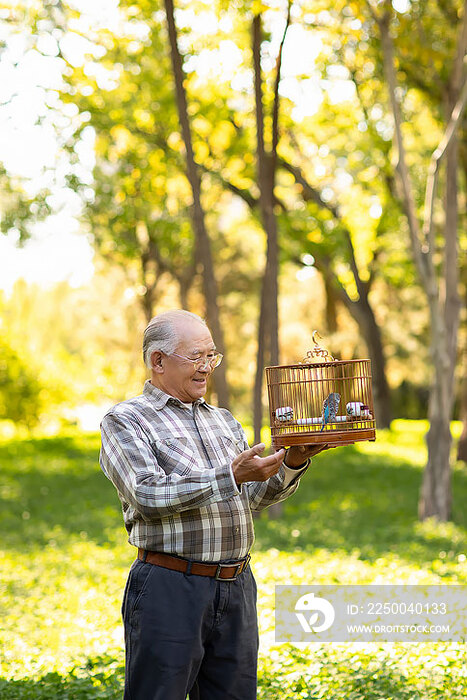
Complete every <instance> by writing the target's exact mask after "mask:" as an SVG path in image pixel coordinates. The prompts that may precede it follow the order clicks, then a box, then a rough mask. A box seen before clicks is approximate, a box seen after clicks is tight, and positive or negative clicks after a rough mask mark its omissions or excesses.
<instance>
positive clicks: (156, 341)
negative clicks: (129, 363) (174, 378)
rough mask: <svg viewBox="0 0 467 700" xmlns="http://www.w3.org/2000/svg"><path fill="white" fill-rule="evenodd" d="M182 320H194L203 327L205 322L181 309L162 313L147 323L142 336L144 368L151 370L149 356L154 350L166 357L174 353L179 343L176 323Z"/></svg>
mask: <svg viewBox="0 0 467 700" xmlns="http://www.w3.org/2000/svg"><path fill="white" fill-rule="evenodd" d="M183 319H194V320H195V321H199V322H200V323H202V324H203V325H204V326H205V325H206V322H205V321H204V319H202V318H201V317H200V316H198V315H197V314H193V313H191V311H184V310H183V309H176V310H175V311H164V313H162V314H158V315H157V316H154V318H152V319H151V320H150V321H149V323H148V325H147V326H146V329H145V331H144V336H143V360H144V364H145V365H146V367H149V369H151V355H152V353H153V352H155V351H156V350H158V351H159V352H163V353H164V354H166V355H171V354H172V353H173V352H175V348H176V347H177V345H178V343H179V342H180V334H179V330H178V327H177V321H180V320H183Z"/></svg>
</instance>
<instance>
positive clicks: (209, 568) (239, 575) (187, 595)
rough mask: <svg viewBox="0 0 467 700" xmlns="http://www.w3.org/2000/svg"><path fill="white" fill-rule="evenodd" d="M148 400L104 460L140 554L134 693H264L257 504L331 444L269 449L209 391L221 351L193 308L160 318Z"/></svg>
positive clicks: (151, 329) (149, 358) (128, 594)
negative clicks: (255, 563) (255, 549)
mask: <svg viewBox="0 0 467 700" xmlns="http://www.w3.org/2000/svg"><path fill="white" fill-rule="evenodd" d="M143 355H144V360H145V363H146V365H147V366H148V368H149V369H150V371H151V379H150V380H149V381H147V382H146V384H145V386H144V390H143V394H142V395H141V396H137V397H136V398H133V399H130V400H128V401H123V402H122V403H119V404H117V405H116V406H114V407H113V408H112V409H111V410H110V411H109V412H108V413H107V414H106V416H105V417H104V419H103V421H102V426H101V428H102V449H101V466H102V469H103V471H104V473H105V475H106V476H107V477H108V478H109V479H110V480H111V481H112V482H113V484H114V485H115V487H116V489H117V491H118V495H119V498H120V500H121V502H122V506H123V517H124V521H125V526H126V529H127V531H128V535H129V538H128V539H129V542H130V544H132V545H134V546H135V547H137V548H138V556H137V559H136V560H135V562H134V563H133V565H132V567H131V570H130V574H129V577H128V581H127V585H126V589H125V594H124V600H123V608H122V614H123V621H124V627H125V647H126V669H125V671H126V673H125V695H124V698H125V700H185V698H186V696H187V694H189V697H190V699H198V700H229V699H231V700H234V699H235V700H253V698H256V685H257V682H256V667H257V653H258V630H257V616H256V584H255V581H254V578H253V574H252V572H251V570H250V566H249V559H250V555H249V551H250V548H251V546H252V544H253V539H254V533H253V521H252V516H251V512H252V511H255V510H261V509H262V508H265V507H266V506H269V505H271V504H272V503H276V502H277V501H281V500H283V499H284V498H287V497H288V496H290V495H291V494H292V493H293V492H294V491H295V489H296V488H297V485H298V480H299V478H300V476H301V475H302V474H303V472H304V471H305V469H306V468H307V466H308V462H307V461H306V460H307V459H308V458H309V457H310V456H312V455H313V454H316V453H317V452H319V451H320V449H322V448H311V447H310V448H303V447H294V448H290V449H289V450H287V452H284V450H279V451H278V452H276V453H275V454H272V455H270V456H267V457H260V454H261V453H262V452H263V450H264V447H265V446H264V445H263V444H258V445H255V446H254V447H252V448H249V447H248V444H247V441H246V438H245V434H244V432H243V430H242V428H241V426H240V424H239V423H238V422H237V421H236V420H235V418H234V417H233V416H232V414H231V413H229V411H227V410H225V409H222V408H216V407H214V406H211V405H210V404H208V403H207V402H206V401H205V400H204V398H203V396H204V394H205V393H206V389H207V381H208V379H209V376H210V374H211V372H212V371H213V370H214V369H215V367H217V366H218V365H219V363H220V362H221V360H222V355H220V354H219V353H218V352H217V351H216V347H215V345H214V342H213V339H212V337H211V334H210V332H209V330H208V328H207V326H206V324H205V323H204V321H203V320H202V319H201V318H199V317H198V316H196V315H195V314H191V313H189V312H187V311H180V310H177V311H171V312H166V313H163V314H160V315H159V316H156V317H155V318H153V319H152V321H151V322H150V323H149V325H148V327H147V328H146V330H145V332H144V341H143Z"/></svg>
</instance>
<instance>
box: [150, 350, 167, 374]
mask: <svg viewBox="0 0 467 700" xmlns="http://www.w3.org/2000/svg"><path fill="white" fill-rule="evenodd" d="M151 370H152V371H153V372H157V373H158V374H162V373H163V371H164V368H163V366H162V353H161V352H159V350H154V352H153V353H152V355H151Z"/></svg>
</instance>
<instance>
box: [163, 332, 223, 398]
mask: <svg viewBox="0 0 467 700" xmlns="http://www.w3.org/2000/svg"><path fill="white" fill-rule="evenodd" d="M176 328H177V331H178V335H179V338H180V341H179V343H178V345H177V347H176V348H175V352H176V353H177V355H184V356H185V357H189V358H190V359H193V360H196V359H198V358H200V357H202V358H205V357H206V356H207V355H208V354H209V353H212V352H213V351H215V349H216V346H215V345H214V341H213V339H212V336H211V333H210V332H209V330H208V328H206V326H205V325H204V324H202V323H200V322H199V321H196V319H183V320H181V321H178V322H177V326H176ZM160 366H161V369H162V371H159V372H157V373H154V371H153V378H152V380H151V381H152V383H153V384H155V385H156V386H157V387H159V389H162V391H165V393H166V394H169V395H170V396H174V397H175V398H177V399H180V401H183V402H184V403H191V402H193V401H196V400H197V399H200V398H201V397H202V396H204V394H205V393H206V390H207V379H208V377H209V375H210V374H211V372H212V370H211V368H210V367H208V368H207V369H201V370H197V369H196V368H195V366H194V365H193V363H192V362H188V361H187V360H184V359H182V358H180V357H176V356H175V355H162V356H161V357H160Z"/></svg>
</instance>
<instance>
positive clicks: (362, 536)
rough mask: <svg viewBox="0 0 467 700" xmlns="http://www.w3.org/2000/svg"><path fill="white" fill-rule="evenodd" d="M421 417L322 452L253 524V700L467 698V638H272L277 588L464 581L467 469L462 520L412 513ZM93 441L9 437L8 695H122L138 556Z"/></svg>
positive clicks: (1, 489)
mask: <svg viewBox="0 0 467 700" xmlns="http://www.w3.org/2000/svg"><path fill="white" fill-rule="evenodd" d="M424 430H426V424H425V423H423V422H421V421H417V422H415V421H395V423H394V426H393V429H392V430H391V431H385V432H382V433H380V434H379V435H378V440H377V442H376V443H365V444H362V445H359V446H358V447H356V446H351V447H346V448H340V449H339V450H330V451H329V452H326V453H324V454H322V455H319V456H318V457H317V458H316V459H315V460H314V462H313V465H312V467H311V469H310V470H309V471H308V473H307V474H306V476H305V477H304V478H303V479H302V482H301V485H300V488H299V490H298V492H297V493H296V494H295V495H294V496H293V497H292V498H291V499H289V501H287V502H286V503H285V504H284V509H283V513H282V515H281V516H280V517H279V518H277V519H275V520H271V519H269V518H267V516H266V515H265V514H262V515H261V516H260V517H259V518H258V519H257V520H256V533H257V539H256V543H255V548H254V554H253V569H254V572H255V575H256V578H257V581H258V592H259V619H260V626H261V654H260V664H259V668H260V681H259V695H258V696H259V700H300V699H312V698H313V699H315V698H316V699H318V698H325V699H338V698H339V699H340V698H345V699H346V700H357V699H362V700H372V699H373V698H385V699H386V700H390V699H392V700H395V699H397V700H405V699H407V700H408V699H409V698H410V699H411V700H422V699H423V700H425V699H432V698H433V699H435V698H436V699H437V700H439V699H444V698H449V699H451V698H452V699H459V700H460V699H461V698H466V697H467V671H466V656H465V645H464V644H460V643H459V644H448V643H441V642H437V643H405V644H402V643H397V644H389V643H386V644H377V643H371V644H331V643H328V644H320V645H318V644H310V645H305V646H304V645H299V646H294V645H276V644H274V637H273V626H274V619H273V605H274V586H275V584H279V583H282V584H289V583H304V584H312V583H342V584H343V583H406V582H410V583H433V584H440V583H467V562H466V557H465V553H466V541H467V538H466V534H467V509H466V507H465V504H466V503H467V469H465V466H464V467H462V466H461V465H459V466H458V468H457V469H456V470H455V471H454V474H453V520H452V522H450V523H445V524H437V523H435V522H432V521H427V522H424V523H420V522H418V520H417V517H416V513H417V499H418V491H419V487H420V481H421V475H422V468H423V465H424V462H425V448H424V443H423V432H424ZM98 450H99V437H98V436H97V435H89V434H70V435H62V436H60V437H52V438H42V439H33V440H7V441H3V442H1V443H0V527H1V531H2V548H1V549H0V566H1V568H0V698H1V699H2V700H12V699H13V698H31V699H32V700H36V699H43V700H66V699H73V700H75V699H76V700H81V699H83V700H84V699H85V698H115V699H116V698H120V697H121V694H122V693H121V689H122V680H123V652H122V647H123V642H122V628H121V623H120V604H121V595H122V593H123V587H124V584H125V580H126V576H127V571H128V568H129V565H130V563H131V561H132V559H133V557H134V550H133V548H131V547H130V546H129V545H128V544H127V543H126V533H125V531H124V528H123V524H122V518H121V513H120V507H119V502H118V499H117V497H116V494H115V491H114V488H113V486H112V485H111V484H110V483H109V482H108V481H107V480H106V479H105V477H104V476H103V475H102V473H101V472H100V469H99V466H98V462H97V455H98Z"/></svg>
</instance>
